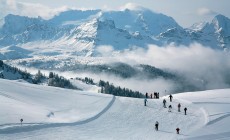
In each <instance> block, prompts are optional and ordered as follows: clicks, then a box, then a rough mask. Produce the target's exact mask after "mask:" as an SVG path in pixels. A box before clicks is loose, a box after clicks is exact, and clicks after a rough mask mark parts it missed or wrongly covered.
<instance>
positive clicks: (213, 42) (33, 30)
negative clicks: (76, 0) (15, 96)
mask: <svg viewBox="0 0 230 140" xmlns="http://www.w3.org/2000/svg"><path fill="white" fill-rule="evenodd" d="M229 29H230V19H229V18H228V17H225V16H223V15H217V16H215V17H214V19H213V20H212V22H210V23H208V22H204V23H200V24H199V23H198V24H195V25H193V26H192V27H190V28H182V27H181V26H180V25H179V24H178V23H177V22H176V21H175V20H174V19H173V18H172V17H169V16H166V15H163V14H160V13H155V12H152V11H150V10H148V9H138V10H130V9H124V10H123V11H102V10H86V11H82V10H69V11H65V12H62V13H60V14H59V15H56V16H54V17H53V18H52V19H49V20H45V19H42V18H41V17H37V18H30V17H26V16H17V15H12V14H10V15H7V16H6V17H5V24H4V25H3V26H2V27H1V28H0V46H1V48H6V47H8V46H17V47H22V48H23V49H25V50H26V51H31V52H34V53H31V54H28V53H26V55H27V56H28V57H31V56H33V55H44V54H45V55H48V54H52V55H53V54H57V55H60V54H67V55H69V56H73V55H74V56H75V55H77V56H95V55H97V53H96V48H97V47H98V46H103V45H104V46H112V47H113V49H114V51H123V50H125V49H130V48H132V47H134V46H137V47H142V48H147V46H148V45H149V44H155V45H158V46H164V45H165V44H171V43H174V44H176V45H189V44H191V43H194V42H197V43H200V44H202V45H204V46H209V47H211V48H214V49H229V47H230V30H229ZM39 44H40V45H39ZM35 48H36V49H35ZM51 48H53V49H51ZM69 48H71V49H69ZM71 50H72V51H71ZM2 55H4V54H2ZM23 56H25V55H23ZM4 58H9V57H6V56H5V57H4Z"/></svg>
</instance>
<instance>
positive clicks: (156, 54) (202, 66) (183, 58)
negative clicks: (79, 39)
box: [98, 44, 230, 92]
mask: <svg viewBox="0 0 230 140" xmlns="http://www.w3.org/2000/svg"><path fill="white" fill-rule="evenodd" d="M99 48H100V47H99ZM103 48H105V46H103ZM108 48H109V50H112V49H111V46H109V47H108ZM98 50H99V52H100V51H101V50H106V49H98ZM101 54H103V55H104V57H107V56H108V55H107V54H106V52H105V51H101ZM108 59H109V58H108ZM110 59H111V58H110ZM114 59H115V60H114ZM113 61H121V62H124V63H128V64H130V65H135V64H148V65H151V66H155V67H157V68H161V69H166V70H169V71H171V72H175V73H177V74H180V75H183V76H184V77H186V79H187V82H188V83H189V84H192V85H194V86H196V87H198V88H200V89H202V90H206V89H216V88H229V87H230V54H229V53H228V52H224V51H223V50H214V49H211V48H209V47H205V46H202V45H200V44H191V45H190V46H175V45H173V44H172V45H168V46H165V47H159V46H156V45H149V47H148V49H147V50H146V49H142V48H136V49H134V50H132V51H128V50H127V51H124V52H121V53H119V54H116V57H113ZM129 83H130V84H129ZM138 83H139V84H138ZM122 85H126V86H127V87H133V88H135V89H136V88H137V87H138V88H137V89H139V90H140V91H142V92H143V91H145V90H146V91H150V90H153V91H154V90H156V91H161V92H164V89H166V90H167V89H169V91H170V90H173V88H174V87H175V86H178V85H177V83H172V82H170V81H167V80H164V79H157V80H153V81H152V80H149V79H146V81H138V80H136V81H135V80H134V79H132V80H131V81H128V80H127V82H125V83H122ZM142 85H144V86H142Z"/></svg>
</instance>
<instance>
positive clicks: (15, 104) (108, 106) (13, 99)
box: [0, 79, 230, 140]
mask: <svg viewBox="0 0 230 140" xmlns="http://www.w3.org/2000/svg"><path fill="white" fill-rule="evenodd" d="M0 86H1V90H0V106H1V110H0V124H1V125H0V139H4V140H8V139H85V140H90V139H92V140H95V139H100V140H101V139H106V140H108V139H117V140H120V139H132V140H136V139H138V140H140V139H143V140H148V139H151V140H152V139H157V140H159V139H162V140H164V139H167V140H170V139H172V140H174V139H184V138H187V137H191V136H196V135H193V134H192V135H191V134H190V133H191V132H193V131H195V130H198V129H200V128H201V129H202V127H203V126H205V124H207V125H206V126H205V128H206V127H209V126H211V127H212V126H215V124H216V123H217V122H218V120H219V122H221V121H224V120H227V119H225V118H227V117H225V118H223V117H221V116H218V115H217V116H216V118H213V120H214V121H213V120H212V117H211V116H208V115H207V114H206V112H209V111H210V110H209V109H210V108H209V106H208V102H211V101H210V100H212V99H210V100H209V99H207V100H206V99H205V97H209V98H213V100H214V99H216V100H219V101H217V102H216V103H215V102H213V105H215V104H216V105H223V106H224V107H227V105H228V103H229V99H222V98H223V97H230V96H229V95H227V93H226V92H225V90H222V91H221V92H222V94H220V95H219V94H214V93H212V92H211V91H207V92H204V95H202V93H200V94H199V93H197V94H196V93H194V95H193V93H189V94H179V95H175V97H174V99H173V102H172V103H170V104H172V106H173V110H172V112H168V109H167V108H163V107H162V99H159V100H158V99H149V100H148V103H147V107H145V106H143V99H134V98H124V97H114V96H110V95H104V94H99V93H96V92H85V91H75V90H65V89H60V88H54V87H46V86H38V85H31V84H28V83H24V82H18V81H9V80H2V79H1V80H0ZM227 91H229V90H227ZM209 93H211V94H210V96H207V94H209ZM216 93H218V92H216ZM196 95H197V96H196ZM199 95H200V96H199ZM190 97H191V98H190ZM199 97H204V98H203V100H196V99H200V98H199ZM185 99H189V100H191V101H192V102H196V103H195V104H194V103H192V102H190V101H187V100H185ZM167 101H168V98H167ZM200 101H202V102H201V103H200V104H201V105H200V104H199V103H197V102H200ZM178 102H180V103H181V104H182V108H183V107H185V106H186V107H188V115H184V114H183V112H177V108H176V105H177V104H178ZM218 102H221V103H218ZM203 104H204V105H206V106H205V107H203V106H202V105H203ZM167 105H169V101H168V103H167ZM225 105H226V106H225ZM210 107H212V106H210ZM204 108H205V110H204ZM226 110H227V108H223V109H222V110H218V109H216V110H212V115H215V114H216V113H221V112H222V113H223V112H226ZM51 112H53V114H52V113H51ZM209 115H210V114H209ZM219 115H221V114H219ZM20 118H23V119H24V122H23V125H22V126H21V125H20V123H19V120H20ZM208 120H209V122H208ZM155 121H159V123H160V125H159V131H155V130H154V123H155ZM224 123H226V122H224ZM226 124H227V123H226ZM177 127H179V128H180V129H181V134H180V135H177V134H176V132H175V129H176V128H177ZM225 129H226V128H225ZM210 130H212V129H210ZM221 132H224V131H221ZM203 134H208V133H203Z"/></svg>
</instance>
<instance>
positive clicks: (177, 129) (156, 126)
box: [144, 93, 187, 134]
mask: <svg viewBox="0 0 230 140" xmlns="http://www.w3.org/2000/svg"><path fill="white" fill-rule="evenodd" d="M147 97H148V93H146V98H145V99H144V105H145V106H146V105H147V102H148V101H147ZM169 99H170V102H172V99H173V96H172V95H171V94H170V95H169ZM163 107H164V108H167V107H166V100H165V99H163ZM177 107H178V112H181V111H180V108H181V104H180V103H178V105H177ZM168 108H169V111H168V112H171V111H172V105H169V107H168ZM184 114H185V115H187V107H185V108H184ZM158 128H159V122H158V121H156V123H155V130H156V131H158ZM179 131H180V128H176V133H177V134H179Z"/></svg>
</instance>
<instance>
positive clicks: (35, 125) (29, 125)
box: [0, 96, 115, 134]
mask: <svg viewBox="0 0 230 140" xmlns="http://www.w3.org/2000/svg"><path fill="white" fill-rule="evenodd" d="M114 101H115V96H113V98H112V99H111V101H110V102H109V104H108V105H107V106H106V107H105V108H104V109H103V110H102V111H101V112H99V113H98V114H97V115H95V116H93V117H91V118H88V119H86V120H83V121H78V122H74V123H50V124H46V123H23V126H21V124H20V123H15V124H7V125H15V127H9V128H6V129H0V130H1V131H0V134H14V133H21V132H29V131H35V130H40V129H44V128H51V127H52V128H55V127H64V126H75V125H82V124H85V123H89V122H91V121H93V120H95V119H97V118H99V117H100V116H101V115H102V114H104V113H105V112H106V111H107V110H108V109H109V108H110V107H111V106H112V105H113V103H114ZM24 125H26V126H24ZM0 126H4V125H0Z"/></svg>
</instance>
